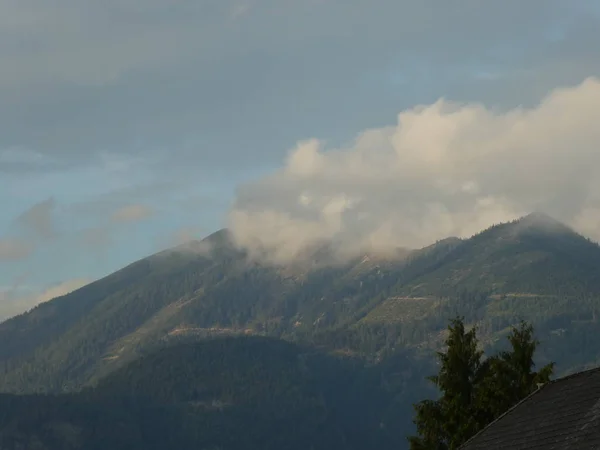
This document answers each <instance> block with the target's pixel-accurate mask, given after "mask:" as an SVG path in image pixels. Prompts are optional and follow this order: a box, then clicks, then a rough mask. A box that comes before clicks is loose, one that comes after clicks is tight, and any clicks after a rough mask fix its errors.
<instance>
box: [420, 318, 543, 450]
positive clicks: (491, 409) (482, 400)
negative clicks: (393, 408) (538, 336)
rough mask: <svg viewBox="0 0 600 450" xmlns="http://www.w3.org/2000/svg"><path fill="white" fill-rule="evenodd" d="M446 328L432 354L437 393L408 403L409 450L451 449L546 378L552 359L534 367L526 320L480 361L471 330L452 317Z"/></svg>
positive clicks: (533, 342) (535, 343) (530, 331)
mask: <svg viewBox="0 0 600 450" xmlns="http://www.w3.org/2000/svg"><path fill="white" fill-rule="evenodd" d="M448 330H449V332H450V333H449V336H448V338H447V339H446V346H447V349H446V351H445V352H438V354H437V356H438V360H439V363H440V370H439V373H438V375H436V376H432V377H429V380H430V381H432V382H433V383H434V384H435V385H436V387H437V388H438V389H439V391H440V394H441V395H440V397H439V399H438V400H424V401H422V402H420V403H418V404H416V405H415V406H414V408H415V413H416V414H415V419H414V423H415V424H416V426H417V434H418V436H411V437H409V442H410V448H411V450H454V449H457V448H458V447H459V446H460V445H462V444H463V443H464V442H465V441H467V440H468V439H469V438H470V437H471V436H473V435H474V434H476V433H477V432H478V431H479V430H481V429H482V428H484V427H485V426H486V425H487V424H489V423H490V422H491V421H492V420H494V419H496V418H497V417H498V416H500V415H501V414H503V413H504V412H505V411H506V410H508V409H509V408H510V407H512V406H513V405H515V404H516V403H518V402H519V401H520V400H522V399H523V398H525V397H527V396H528V395H529V394H531V393H532V392H533V391H535V390H536V389H537V388H538V386H539V385H540V384H543V383H547V382H548V381H549V380H550V377H551V376H552V371H553V368H554V364H553V363H551V364H548V365H546V366H544V367H543V368H541V369H540V370H539V371H537V372H536V371H534V368H535V363H534V355H535V351H536V349H537V346H538V345H539V342H538V341H537V340H535V339H534V334H533V327H532V325H530V324H527V323H525V322H521V323H520V325H519V326H517V327H513V329H512V331H511V333H510V335H509V336H508V341H509V343H510V350H508V351H503V352H500V353H498V354H497V355H495V356H493V357H490V358H487V359H485V360H484V359H483V352H482V351H480V350H479V349H478V341H477V336H476V329H475V328H473V329H471V330H470V331H468V332H467V331H465V327H464V323H463V320H462V319H454V320H453V321H452V322H451V324H450V326H449V327H448Z"/></svg>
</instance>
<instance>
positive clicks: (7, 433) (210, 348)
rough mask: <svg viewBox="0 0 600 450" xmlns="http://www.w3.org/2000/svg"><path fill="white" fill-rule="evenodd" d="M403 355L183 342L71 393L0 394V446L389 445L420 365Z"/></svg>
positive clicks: (395, 442) (230, 341)
mask: <svg viewBox="0 0 600 450" xmlns="http://www.w3.org/2000/svg"><path fill="white" fill-rule="evenodd" d="M404 365H406V361H402V359H401V358H396V361H395V367H394V364H392V362H390V363H389V364H388V367H387V370H386V371H387V372H389V373H388V374H385V373H383V372H382V371H381V368H375V367H373V368H371V369H363V368H362V367H361V365H360V364H357V362H356V361H353V360H351V359H348V358H339V357H332V356H329V355H326V354H322V353H320V352H315V351H314V350H311V349H309V348H303V347H300V346H297V345H293V344H290V343H286V342H284V341H279V340H274V339H267V338H256V337H238V338H218V339H215V340H207V341H205V342H202V343H194V344H182V345H178V346H175V347H171V348H169V349H166V350H162V351H159V352H157V353H154V354H152V355H149V356H147V357H143V358H141V359H139V360H137V361H136V362H134V363H132V364H130V365H128V366H126V367H124V368H122V369H120V370H118V371H116V372H115V373H114V374H112V375H110V376H109V377H107V378H106V379H105V380H103V381H102V382H101V383H100V384H99V385H98V386H97V387H96V388H94V389H87V390H85V391H84V392H82V393H79V394H63V395H60V396H32V395H28V396H9V395H0V411H4V413H3V414H2V413H0V448H2V449H6V450H13V449H14V450H16V449H17V448H31V449H33V448H36V449H44V450H58V449H61V450H63V449H73V450H76V449H84V448H85V449H95V448H97V449H101V448H102V449H104V448H111V449H125V448H127V449H132V450H136V449H140V450H141V449H164V448H179V449H186V448H190V449H191V448H207V449H216V448H219V449H223V450H225V449H240V448H244V449H261V450H262V449H266V450H268V449H281V448H287V449H298V450H300V449H306V448H314V449H330V448H339V449H362V448H381V449H394V448H398V447H399V446H402V445H403V443H404V436H405V434H406V433H407V432H408V429H407V428H406V427H402V426H398V424H399V423H406V424H408V423H409V422H410V421H409V420H408V417H410V404H411V402H412V401H415V400H416V398H415V397H414V393H413V392H411V391H409V390H407V389H406V386H407V385H414V384H415V383H416V384H421V383H422V379H423V376H424V375H425V374H426V373H427V371H426V370H423V369H424V368H425V367H426V366H425V365H422V366H421V369H420V370H419V367H413V368H412V369H411V371H409V372H404V373H396V371H395V369H397V368H398V367H401V366H404ZM390 374H394V376H391V375H390ZM419 380H421V381H419ZM9 411H10V413H9ZM19 445H21V447H19Z"/></svg>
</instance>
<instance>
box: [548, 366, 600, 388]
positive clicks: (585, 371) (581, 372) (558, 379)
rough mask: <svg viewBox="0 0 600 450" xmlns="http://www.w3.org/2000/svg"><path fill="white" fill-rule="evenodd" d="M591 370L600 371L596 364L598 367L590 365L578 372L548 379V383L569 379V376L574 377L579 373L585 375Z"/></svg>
mask: <svg viewBox="0 0 600 450" xmlns="http://www.w3.org/2000/svg"><path fill="white" fill-rule="evenodd" d="M592 372H600V366H598V367H592V368H591V369H586V370H582V371H580V372H574V373H572V374H570V375H566V376H564V377H561V378H555V379H554V380H550V382H549V383H548V384H554V383H560V382H561V381H566V380H570V379H571V378H575V377H578V376H580V375H587V374H589V373H592Z"/></svg>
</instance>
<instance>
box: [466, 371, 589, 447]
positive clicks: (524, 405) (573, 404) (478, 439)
mask: <svg viewBox="0 0 600 450" xmlns="http://www.w3.org/2000/svg"><path fill="white" fill-rule="evenodd" d="M483 449H485V450H495V449H502V450H525V449H528V450H532V449H544V450H587V449H600V368H596V369H592V370H587V371H585V372H579V373H576V374H573V375H570V376H568V377H565V378H559V379H557V380H554V381H551V382H550V383H547V384H546V385H544V386H543V387H541V388H540V389H538V390H537V391H536V392H534V393H533V394H531V395H530V396H529V397H527V398H526V399H524V400H523V401H521V402H520V403H518V404H517V405H516V406H514V407H513V408H512V409H510V410H509V411H508V412H506V413H505V414H504V415H502V416H500V417H499V418H498V419H496V420H495V421H494V422H492V423H491V424H490V425H488V426H487V427H486V428H484V429H483V430H482V431H481V432H479V433H478V434H476V435H475V436H474V437H472V438H471V439H470V440H469V441H467V442H466V443H465V444H464V445H463V446H462V447H460V450H483Z"/></svg>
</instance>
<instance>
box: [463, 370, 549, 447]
mask: <svg viewBox="0 0 600 450" xmlns="http://www.w3.org/2000/svg"><path fill="white" fill-rule="evenodd" d="M551 383H552V382H549V383H544V384H543V385H542V386H540V387H539V388H537V389H536V390H535V391H533V392H532V393H531V394H529V395H528V396H527V397H524V398H523V399H521V400H519V401H518V402H517V403H515V404H514V405H513V406H511V407H510V408H508V409H507V410H506V411H504V412H503V413H502V414H500V415H499V416H498V417H496V418H495V419H494V420H492V421H491V422H490V423H488V424H487V425H486V426H484V427H483V428H482V429H481V430H479V431H478V432H477V433H475V434H474V435H473V436H471V437H470V438H469V439H467V440H466V441H465V442H464V443H463V444H462V445H461V446H460V447H459V450H460V449H461V448H464V447H465V446H466V445H467V444H468V443H469V442H471V441H472V440H473V439H475V438H476V437H477V436H479V435H480V434H481V433H483V432H484V431H485V430H487V429H488V428H489V427H490V426H491V425H492V424H494V423H496V422H498V421H499V420H500V419H502V418H503V417H505V416H507V415H508V414H510V413H511V412H512V411H513V410H514V409H516V408H517V406H520V405H522V404H523V403H525V402H526V401H527V400H529V399H530V398H531V397H533V396H534V395H535V394H537V393H538V392H540V391H541V390H542V389H544V388H545V387H546V386H548V385H549V384H551Z"/></svg>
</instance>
